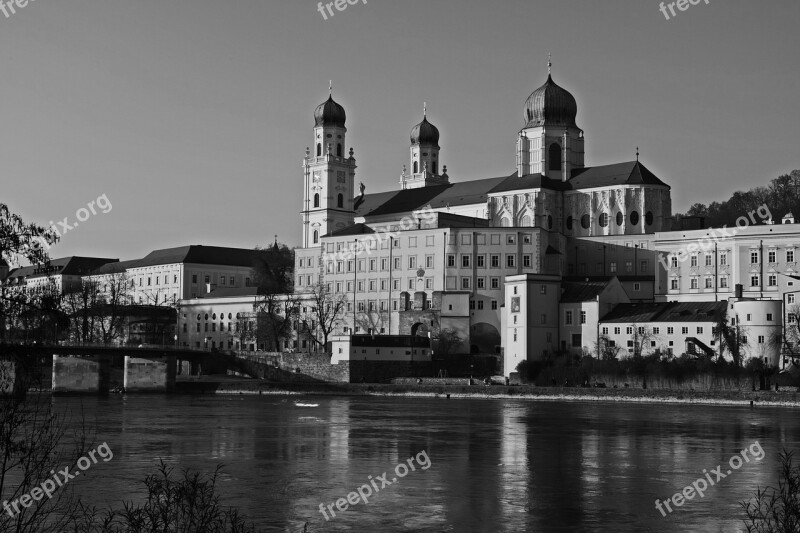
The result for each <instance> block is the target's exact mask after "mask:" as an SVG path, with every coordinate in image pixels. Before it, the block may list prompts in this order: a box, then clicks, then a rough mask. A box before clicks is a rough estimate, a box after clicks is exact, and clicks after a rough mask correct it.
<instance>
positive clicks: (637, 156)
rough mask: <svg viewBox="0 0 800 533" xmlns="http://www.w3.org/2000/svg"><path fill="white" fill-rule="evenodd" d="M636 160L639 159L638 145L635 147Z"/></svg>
mask: <svg viewBox="0 0 800 533" xmlns="http://www.w3.org/2000/svg"><path fill="white" fill-rule="evenodd" d="M636 161H639V147H638V146H637V147H636Z"/></svg>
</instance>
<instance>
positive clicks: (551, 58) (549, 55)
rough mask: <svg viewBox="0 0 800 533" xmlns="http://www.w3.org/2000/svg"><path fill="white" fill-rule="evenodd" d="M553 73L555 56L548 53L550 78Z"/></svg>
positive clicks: (548, 73)
mask: <svg viewBox="0 0 800 533" xmlns="http://www.w3.org/2000/svg"><path fill="white" fill-rule="evenodd" d="M552 71H553V54H552V53H550V52H547V75H548V76H549V75H550V74H551V73H552Z"/></svg>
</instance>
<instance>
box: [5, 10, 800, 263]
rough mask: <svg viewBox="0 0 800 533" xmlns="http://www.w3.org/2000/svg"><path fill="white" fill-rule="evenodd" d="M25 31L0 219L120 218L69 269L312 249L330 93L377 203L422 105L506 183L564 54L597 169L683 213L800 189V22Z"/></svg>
mask: <svg viewBox="0 0 800 533" xmlns="http://www.w3.org/2000/svg"><path fill="white" fill-rule="evenodd" d="M3 1H4V2H5V1H7V0H3ZM16 10H17V12H16V13H15V14H13V15H11V16H10V17H9V18H6V17H5V16H4V15H3V14H2V13H0V50H2V53H0V95H2V96H0V110H2V113H1V114H0V116H1V117H2V122H1V123H0V153H2V158H1V159H0V161H1V162H2V163H1V164H0V176H2V193H0V201H2V202H5V203H7V204H9V207H10V208H11V209H12V211H15V212H17V213H20V214H22V215H23V216H25V217H26V218H27V219H31V220H33V221H38V222H41V223H45V224H46V223H48V222H49V221H51V220H53V221H57V220H63V218H64V217H69V223H70V225H71V223H72V222H74V221H75V215H76V212H77V211H78V210H79V209H80V208H81V207H86V206H87V204H88V203H89V202H91V201H93V200H95V201H96V199H97V198H98V197H99V196H101V195H104V194H105V195H106V197H107V198H108V200H109V201H110V204H111V206H112V208H111V210H110V211H109V212H108V213H107V214H101V213H100V210H99V209H95V210H96V211H97V214H96V215H93V216H91V217H89V218H88V220H86V221H85V222H83V223H81V224H80V226H79V227H75V228H74V229H72V230H71V231H69V232H68V233H66V234H65V235H64V238H63V240H62V242H61V243H59V244H58V245H56V246H55V247H53V248H52V250H51V255H52V256H54V257H61V256H66V255H95V256H104V257H119V258H121V259H135V258H138V257H141V256H143V255H145V254H146V253H148V252H149V251H151V250H153V249H157V248H163V247H169V246H180V245H185V244H206V245H226V246H240V247H248V248H249V247H253V246H255V245H257V244H262V245H263V244H266V243H269V242H271V241H272V239H273V235H275V234H277V235H278V238H279V240H281V241H284V242H287V243H288V244H290V245H298V244H299V243H300V215H299V211H300V208H301V190H302V173H301V167H300V165H301V161H302V158H303V155H304V151H305V147H306V146H310V145H311V144H312V142H313V137H312V128H313V125H314V123H313V111H314V108H315V107H316V106H317V105H318V104H319V103H321V102H322V101H324V100H325V99H326V98H327V96H328V80H329V79H332V80H333V95H334V98H335V99H336V100H337V101H338V102H339V103H341V104H342V105H343V106H344V107H345V109H346V111H347V128H348V139H347V141H348V142H347V144H348V147H349V146H353V147H354V149H355V156H356V160H357V165H358V169H357V171H356V172H357V174H356V181H357V183H356V185H357V184H358V182H359V181H363V182H364V183H365V185H366V187H367V192H378V191H385V190H390V189H394V188H396V187H398V183H397V182H398V178H399V175H400V171H401V169H402V165H403V164H408V159H409V157H408V147H409V131H410V129H411V128H412V127H413V126H414V124H416V123H417V122H419V120H421V115H422V104H423V102H424V101H427V103H428V118H429V120H430V121H431V122H433V123H434V124H436V125H437V126H438V127H439V129H440V131H441V140H440V145H441V147H442V152H441V161H442V163H443V164H446V165H447V166H448V174H449V175H450V179H451V180H452V181H464V180H472V179H478V178H485V177H493V176H502V175H508V174H510V173H511V172H513V171H514V166H515V142H516V135H517V132H518V131H519V129H520V128H521V127H522V125H523V120H522V117H523V115H522V112H523V106H524V102H525V99H526V98H527V97H528V95H529V94H530V93H531V92H532V91H533V90H534V89H536V88H537V87H538V86H540V85H541V84H542V83H544V81H545V79H546V77H547V54H548V52H552V54H553V78H554V80H555V81H556V82H557V83H559V84H560V85H561V86H563V87H565V88H566V89H568V90H569V91H571V92H572V93H573V94H574V95H575V97H576V99H577V101H578V119H577V122H578V125H579V126H580V127H581V128H583V129H584V131H585V132H586V164H587V166H594V165H601V164H607V163H614V162H621V161H630V160H632V159H634V158H635V151H636V146H637V145H638V146H639V147H640V150H641V154H642V155H641V160H642V162H643V163H644V164H645V165H646V166H647V167H648V168H649V169H650V170H652V171H653V172H655V173H656V175H658V176H659V177H660V178H661V179H662V180H664V181H665V182H667V183H668V184H670V185H671V186H672V199H673V209H674V210H675V211H685V210H686V209H687V208H688V206H689V205H691V204H692V203H694V202H709V201H712V200H723V199H726V198H727V197H728V196H729V195H730V193H731V192H733V191H734V190H737V189H747V188H750V187H752V186H755V185H758V184H766V183H767V182H768V181H769V180H770V179H772V178H774V177H777V176H778V175H779V174H783V173H788V172H789V171H791V170H793V169H795V168H800V154H798V146H799V145H800V143H799V142H798V140H799V139H798V136H799V135H798V132H799V131H800V106H798V98H799V97H800V92H798V88H800V68H798V67H799V66H800V65H798V63H800V59H798V52H800V32H798V27H799V26H800V2H798V1H797V0H758V1H757V0H724V1H723V0H710V2H709V3H708V4H706V3H705V1H704V0H703V1H701V3H700V4H699V5H696V6H690V7H689V8H688V9H687V10H686V11H683V12H682V11H676V12H677V16H676V17H670V18H671V20H666V18H665V16H664V15H663V14H662V13H661V12H660V11H659V2H656V1H654V0H603V1H598V0H562V1H558V2H554V1H549V2H541V1H536V0H497V1H475V0H391V1H390V0H368V1H367V3H366V4H364V3H362V2H359V3H357V4H356V5H348V6H347V8H346V9H345V10H344V11H342V12H339V11H335V9H334V12H335V15H334V16H333V17H330V16H329V17H328V20H324V19H323V17H322V15H321V14H320V13H319V12H318V11H317V3H316V2H314V1H311V0H280V1H277V0H213V1H212V0H136V1H132V0H36V1H32V0H31V2H30V3H29V4H28V5H27V6H26V7H24V8H22V9H19V8H16ZM83 215H84V216H85V213H83Z"/></svg>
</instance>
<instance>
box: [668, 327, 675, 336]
mask: <svg viewBox="0 0 800 533" xmlns="http://www.w3.org/2000/svg"><path fill="white" fill-rule="evenodd" d="M674 334H675V328H673V327H672V326H670V327H668V328H667V335H674Z"/></svg>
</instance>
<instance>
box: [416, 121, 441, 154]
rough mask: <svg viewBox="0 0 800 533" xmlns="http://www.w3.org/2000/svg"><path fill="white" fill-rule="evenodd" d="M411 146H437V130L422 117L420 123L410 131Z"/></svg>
mask: <svg viewBox="0 0 800 533" xmlns="http://www.w3.org/2000/svg"><path fill="white" fill-rule="evenodd" d="M411 144H432V145H434V146H436V147H437V148H438V146H439V129H438V128H437V127H436V126H434V125H433V124H431V123H430V122H428V118H427V116H425V115H423V116H422V122H420V123H419V124H417V125H416V126H414V127H413V128H412V129H411Z"/></svg>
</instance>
